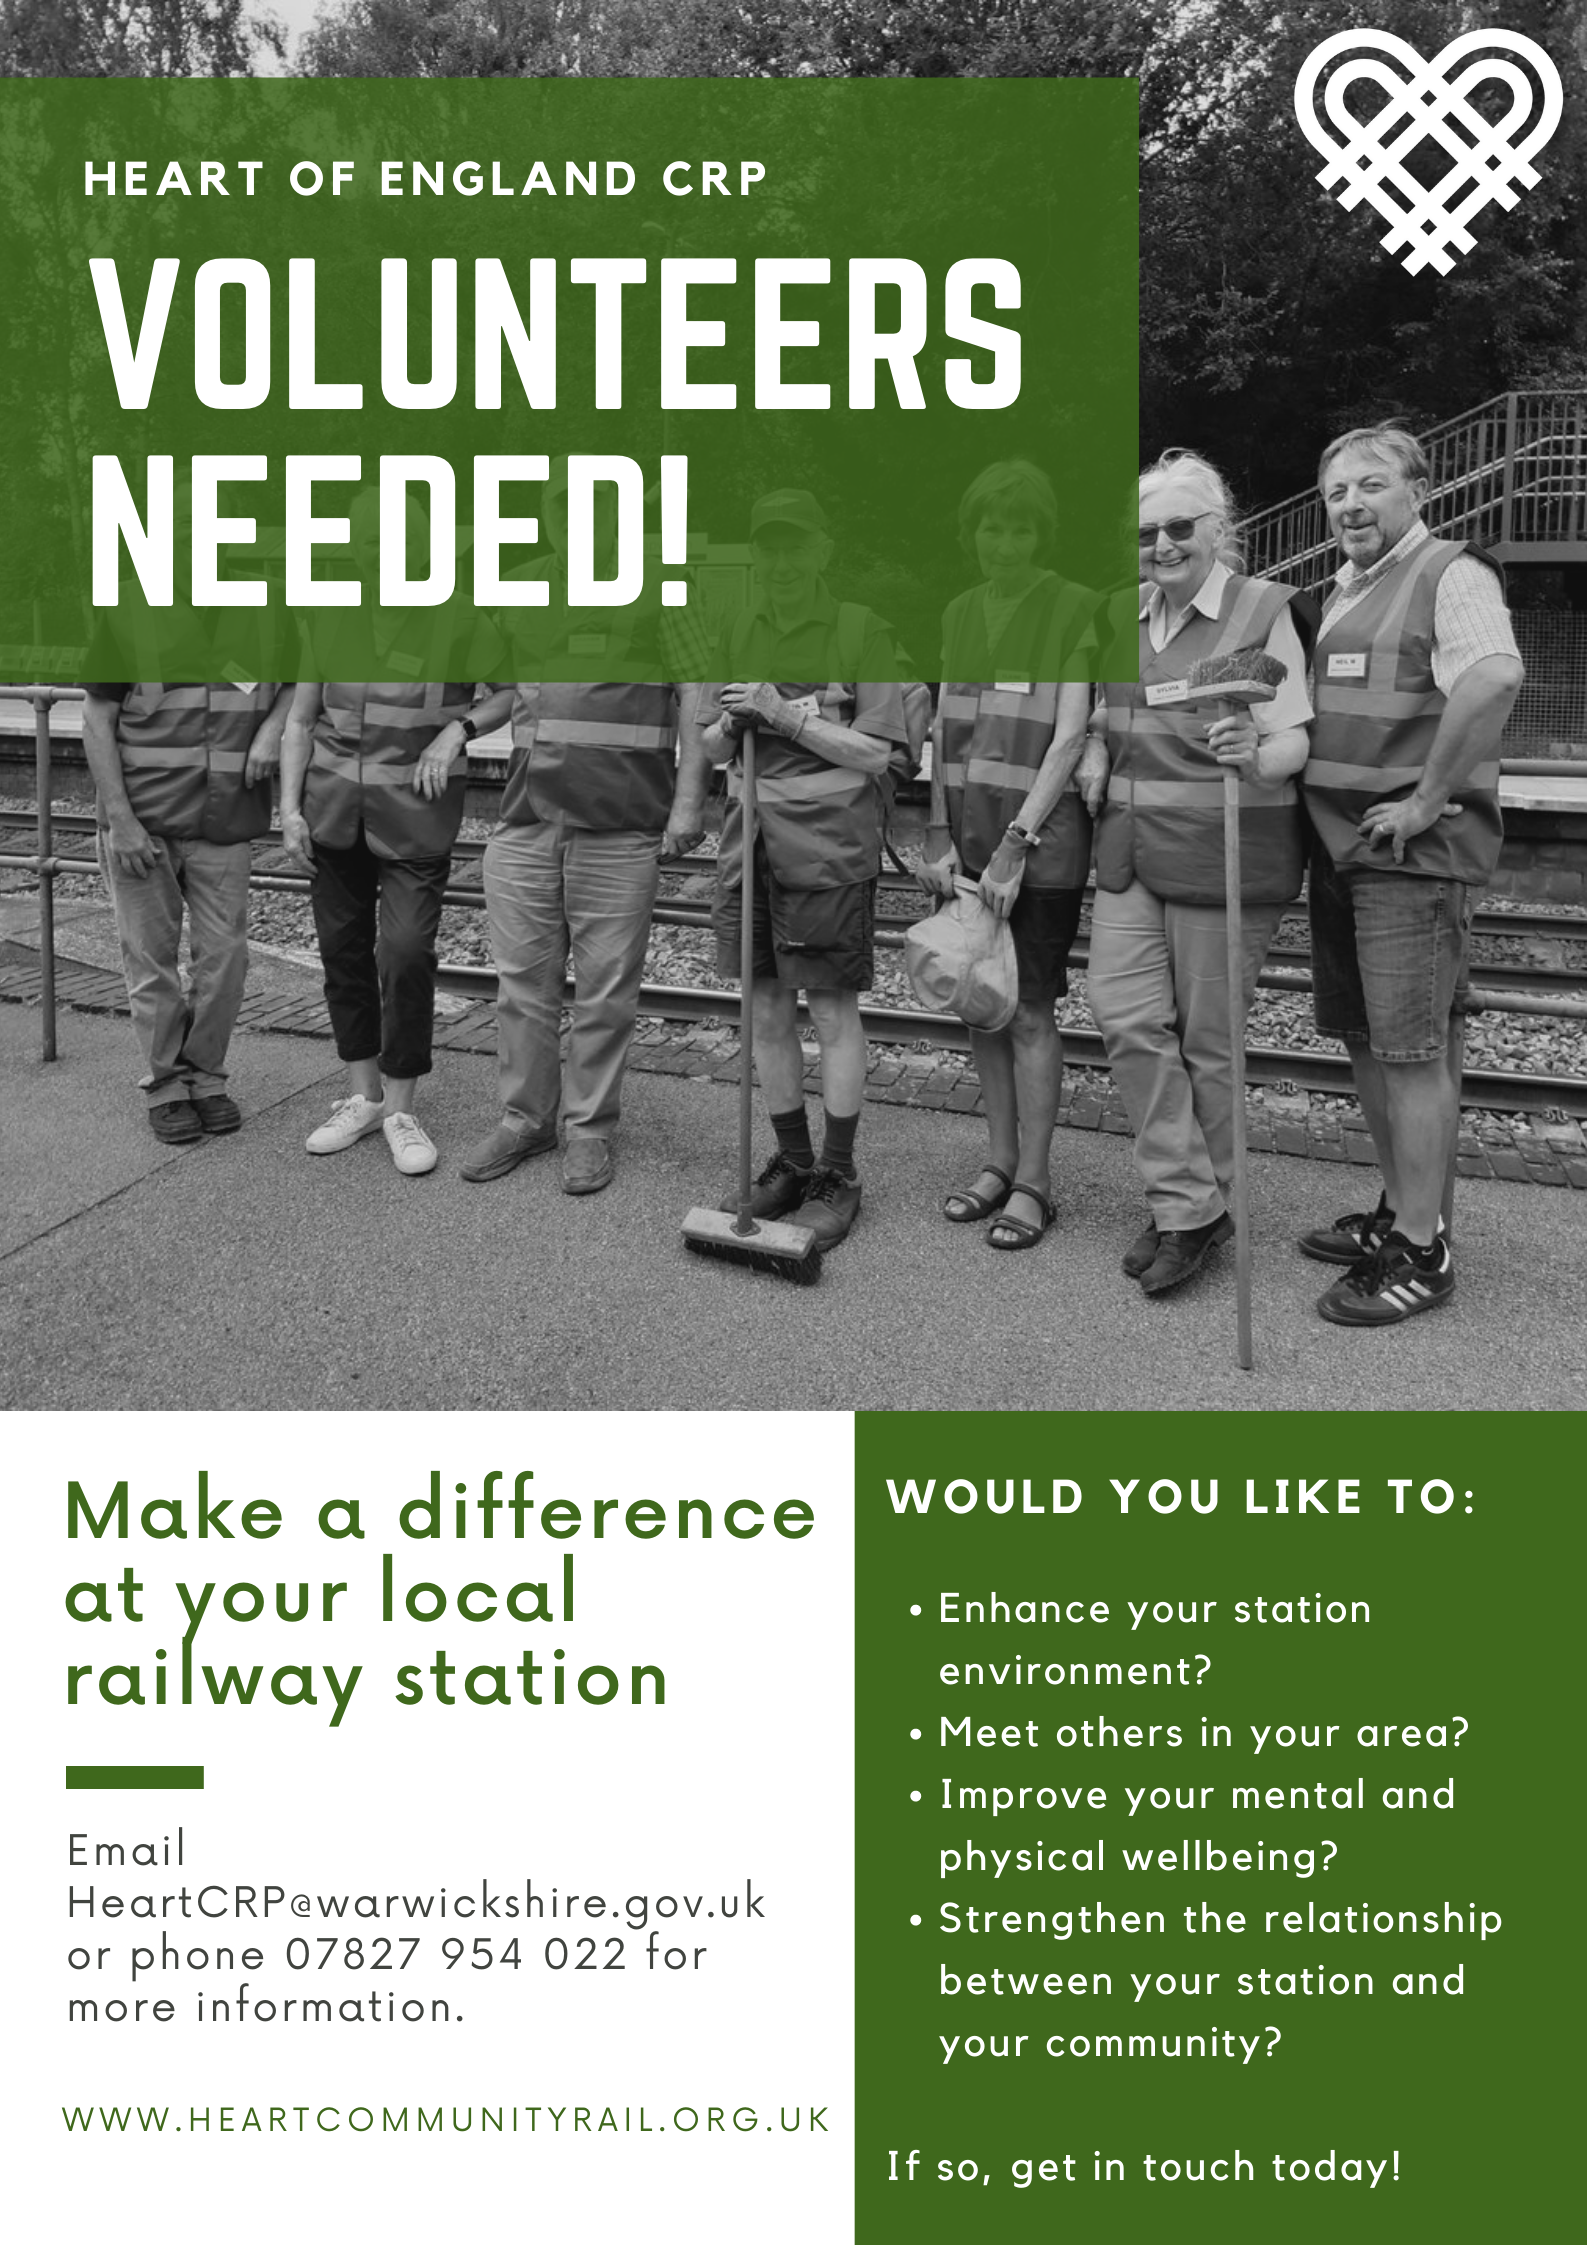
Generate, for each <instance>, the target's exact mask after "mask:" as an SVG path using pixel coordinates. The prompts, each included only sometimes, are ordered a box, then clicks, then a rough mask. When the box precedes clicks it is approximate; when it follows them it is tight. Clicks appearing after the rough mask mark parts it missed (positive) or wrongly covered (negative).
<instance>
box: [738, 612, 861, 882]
mask: <svg viewBox="0 0 1587 2245" xmlns="http://www.w3.org/2000/svg"><path fill="white" fill-rule="evenodd" d="M753 623H754V612H753V611H752V610H749V609H746V610H745V611H744V612H743V613H742V614H741V615H740V616H739V617H738V618H737V619H736V620H735V622H734V625H733V628H732V634H731V637H730V639H729V642H728V650H729V656H730V664H731V665H741V662H742V652H743V647H744V643H745V642H746V641H747V639H748V636H749V632H750V630H751V628H752V626H753ZM870 628H871V617H870V611H869V610H868V609H866V608H862V607H860V606H859V605H858V604H857V603H856V602H854V601H843V602H842V603H840V605H839V608H838V614H837V621H836V624H835V626H834V628H833V632H832V638H831V645H830V653H831V654H832V656H833V657H834V658H835V660H834V668H836V669H839V670H844V671H848V670H856V671H857V670H858V669H859V665H860V656H861V652H862V650H863V648H864V645H865V640H866V636H867V634H868V632H869V630H870ZM730 675H731V676H733V677H738V676H740V675H741V669H740V668H739V667H730ZM777 692H778V693H779V694H780V695H781V697H782V699H783V700H784V701H785V702H798V701H803V702H809V703H813V704H814V707H815V714H816V715H817V716H818V717H824V718H826V719H827V720H828V722H829V723H831V724H833V725H848V724H851V723H852V722H853V718H854V712H855V708H856V706H857V703H858V694H857V691H856V688H855V686H854V684H853V683H852V682H849V683H843V682H842V681H840V680H837V679H828V680H826V681H825V682H820V683H815V684H807V685H802V686H793V685H787V686H785V685H779V686H778V688H777ZM727 794H728V805H727V815H726V817H725V818H724V819H723V821H722V840H721V845H720V847H719V849H718V852H717V865H718V867H719V869H720V870H719V873H718V879H719V880H720V881H721V882H722V883H723V885H724V886H725V887H728V888H734V887H736V886H737V885H738V880H739V867H740V863H741V861H742V857H743V847H744V834H743V811H742V806H741V798H742V795H743V778H742V775H741V773H740V770H739V767H738V765H737V763H735V764H734V765H733V766H732V767H731V768H730V770H729V772H728V775H727ZM886 800H887V798H886V791H885V789H884V786H883V784H882V782H881V781H880V780H877V779H872V778H871V777H870V775H869V773H866V772H854V771H850V770H848V769H847V767H846V766H844V765H841V764H829V763H828V762H827V760H826V758H825V757H824V756H818V755H817V754H816V752H815V750H814V749H811V748H801V747H800V746H799V745H798V743H797V742H796V741H791V740H789V739H788V738H787V737H786V736H785V735H784V734H782V733H777V732H773V730H772V729H771V727H770V726H769V725H762V726H760V727H759V728H758V730H757V732H756V734H755V803H756V814H757V817H758V820H759V825H760V834H761V840H762V841H763V842H764V844H765V846H766V861H767V863H768V864H769V865H770V867H771V869H772V872H773V873H774V874H775V875H776V877H777V880H778V881H779V882H780V884H781V885H782V887H784V888H785V889H835V888H847V887H849V886H851V885H852V884H853V883H854V882H857V881H871V880H874V879H875V877H876V876H877V874H878V873H879V872H880V871H881V867H882V830H883V826H884V823H885V817H886Z"/></svg>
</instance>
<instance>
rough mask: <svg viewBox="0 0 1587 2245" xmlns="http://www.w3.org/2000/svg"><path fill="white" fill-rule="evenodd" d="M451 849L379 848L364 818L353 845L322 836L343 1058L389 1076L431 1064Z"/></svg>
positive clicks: (323, 950) (323, 931)
mask: <svg viewBox="0 0 1587 2245" xmlns="http://www.w3.org/2000/svg"><path fill="white" fill-rule="evenodd" d="M451 864H452V861H451V859H450V857H425V858H391V857H377V856H376V855H375V853H374V851H373V850H371V849H370V847H369V845H368V843H367V842H366V841H365V839H364V830H363V828H362V827H360V828H359V830H358V839H357V841H356V842H355V843H354V844H353V846H352V848H351V849H350V850H330V849H327V848H326V846H325V844H324V843H323V842H316V843H315V845H314V886H313V892H312V893H313V901H314V927H315V932H316V934H317V935H318V937H319V940H320V963H321V965H322V966H323V967H324V969H325V1003H326V1006H327V1008H328V1010H329V1012H330V1016H331V1027H332V1029H333V1030H334V1031H335V1034H336V1050H337V1052H338V1053H339V1054H340V1056H341V1057H342V1059H343V1060H374V1059H376V1058H377V1057H378V1059H379V1061H380V1072H381V1074H382V1075H384V1076H396V1077H399V1078H406V1077H410V1076H427V1075H428V1074H429V1072H430V1038H431V1033H432V1030H433V1028H434V1022H435V934H436V929H437V928H438V927H439V925H440V921H441V893H442V891H443V890H444V889H445V887H446V882H447V875H448V873H449V872H450V870H451Z"/></svg>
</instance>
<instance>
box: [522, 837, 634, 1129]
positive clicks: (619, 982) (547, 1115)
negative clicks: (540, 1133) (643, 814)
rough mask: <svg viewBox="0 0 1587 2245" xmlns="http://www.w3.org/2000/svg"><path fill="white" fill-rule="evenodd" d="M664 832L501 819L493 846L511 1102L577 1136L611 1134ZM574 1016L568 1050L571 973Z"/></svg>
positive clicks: (525, 1117)
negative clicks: (564, 1047)
mask: <svg viewBox="0 0 1587 2245" xmlns="http://www.w3.org/2000/svg"><path fill="white" fill-rule="evenodd" d="M660 864H661V836H660V835H659V834H634V833H628V832H621V833H610V834H608V833H592V832H590V831H589V830H588V829H586V828H583V827H572V826H568V825H567V824H565V822H564V821H562V820H561V819H555V820H546V821H543V822H542V823H541V824H539V825H535V826H502V827H498V828H497V830H496V832H495V833H494V834H493V835H492V836H491V838H490V840H489V842H488V843H487V844H486V846H485V903H486V912H487V915H488V918H489V921H490V941H491V949H492V951H493V952H494V953H495V958H496V973H497V976H498V994H497V999H496V1049H497V1070H498V1081H499V1085H500V1093H501V1104H502V1108H503V1110H504V1112H506V1113H507V1114H510V1115H512V1116H514V1117H515V1118H517V1119H519V1120H522V1121H524V1122H527V1123H530V1124H532V1125H534V1126H535V1127H537V1128H539V1127H543V1126H544V1125H546V1124H548V1123H553V1122H555V1120H556V1118H557V1114H558V1110H559V1109H560V1111H561V1116H562V1121H563V1124H564V1127H565V1130H566V1134H567V1136H568V1137H569V1138H609V1137H610V1136H611V1135H612V1132H613V1131H614V1130H615V1128H616V1127H617V1116H618V1108H619V1103H620V1098H621V1091H622V1080H623V1066H624V1063H625V1062H626V1060H627V1058H628V1047H629V1043H630V1040H631V1039H632V1037H633V1033H634V1020H635V1016H636V1015H637V1013H638V1011H639V986H640V982H641V980H642V978H643V975H644V968H645V946H646V943H647V942H648V940H649V936H650V911H651V906H652V905H653V904H654V903H655V900H656V888H657V884H658V882H659V880H660ZM570 958H571V959H572V962H573V983H574V997H573V1009H572V1011H573V1023H572V1030H571V1033H570V1035H569V1038H568V1053H567V1062H566V1066H565V1067H564V1065H563V1064H562V1062H561V1059H560V1045H561V1028H562V1002H563V981H564V977H565V976H566V973H567V967H568V961H569V959H570Z"/></svg>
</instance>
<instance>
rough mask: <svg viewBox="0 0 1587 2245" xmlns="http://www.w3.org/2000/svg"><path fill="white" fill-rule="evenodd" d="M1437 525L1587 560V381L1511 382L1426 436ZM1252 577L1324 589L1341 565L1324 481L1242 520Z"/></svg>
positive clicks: (1430, 513)
mask: <svg viewBox="0 0 1587 2245" xmlns="http://www.w3.org/2000/svg"><path fill="white" fill-rule="evenodd" d="M1421 442H1422V448H1423V450H1424V451H1425V452H1426V454H1427V458H1428V463H1429V465H1430V467H1431V469H1432V489H1431V491H1430V493H1429V496H1428V501H1427V505H1426V508H1425V509H1424V517H1425V520H1426V522H1427V526H1428V528H1429V529H1430V530H1436V531H1439V532H1441V533H1443V534H1444V535H1446V536H1458V537H1462V538H1471V539H1474V540H1475V541H1476V542H1477V543H1479V544H1481V545H1483V546H1486V547H1487V548H1488V549H1489V550H1490V551H1491V552H1492V554H1493V555H1494V557H1495V559H1496V560H1498V561H1502V562H1554V563H1558V562H1587V390H1508V391H1506V392H1505V394H1504V395H1503V396H1502V397H1497V398H1490V399H1489V400H1488V401H1487V403H1486V404H1485V405H1478V406H1473V407H1472V409H1471V411H1470V412H1469V413H1462V414H1459V415H1457V417H1456V418H1455V419H1454V420H1453V421H1442V422H1440V423H1439V425H1438V427H1437V428H1436V429H1429V430H1428V431H1427V432H1426V433H1425V434H1424V435H1423V437H1422V440H1421ZM1241 528H1242V531H1243V533H1244V536H1245V541H1246V567H1247V569H1248V570H1249V571H1250V573H1251V575H1252V576H1253V577H1281V578H1283V579H1284V581H1285V582H1286V583H1288V584H1292V585H1300V586H1302V587H1303V588H1304V589H1305V590H1306V591H1308V592H1318V591H1320V590H1321V589H1322V588H1323V587H1324V586H1326V585H1327V584H1328V583H1329V581H1330V580H1331V578H1332V576H1333V573H1334V571H1335V570H1336V569H1337V568H1338V566H1339V562H1338V553H1337V549H1336V547H1335V545H1334V541H1333V539H1332V538H1331V537H1330V536H1329V534H1328V517H1327V515H1326V514H1325V512H1324V510H1323V503H1322V500H1321V499H1320V498H1319V497H1318V495H1317V493H1316V492H1315V491H1302V492H1297V493H1296V495H1295V496H1294V497H1293V498H1291V499H1281V500H1280V501H1279V503H1278V504H1277V505H1276V506H1272V507H1264V508H1263V509H1262V510H1261V512H1260V513H1258V514H1254V515H1251V516H1249V517H1248V518H1247V520H1246V521H1245V522H1244V523H1243V524H1242V525H1241Z"/></svg>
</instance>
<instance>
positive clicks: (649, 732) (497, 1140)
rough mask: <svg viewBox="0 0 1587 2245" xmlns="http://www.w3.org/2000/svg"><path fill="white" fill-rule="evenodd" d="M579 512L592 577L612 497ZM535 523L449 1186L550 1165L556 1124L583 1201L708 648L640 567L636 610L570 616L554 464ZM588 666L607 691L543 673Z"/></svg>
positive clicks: (675, 847)
mask: <svg viewBox="0 0 1587 2245" xmlns="http://www.w3.org/2000/svg"><path fill="white" fill-rule="evenodd" d="M592 508H593V534H592V550H593V556H594V575H595V576H596V578H597V579H600V578H608V577H610V576H612V575H613V574H614V573H615V554H616V537H617V508H616V492H615V490H614V488H613V486H612V485H610V484H598V485H597V486H596V487H595V492H594V497H593V501H592ZM545 522H546V529H547V531H548V533H549V536H550V541H551V545H552V548H553V550H554V555H555V559H554V560H553V561H552V562H550V563H548V564H539V565H536V570H535V573H536V574H537V576H539V577H542V578H548V579H549V583H550V588H551V592H550V601H549V604H548V606H547V608H546V610H545V611H544V613H545V616H546V618H547V623H546V629H545V632H544V634H543V635H542V636H541V647H542V651H543V657H544V660H543V666H542V672H543V674H542V676H541V677H540V678H539V680H538V681H532V682H526V683H524V684H521V685H520V686H519V687H518V690H517V696H516V699H515V700H514V703H513V711H512V737H513V746H512V757H511V761H510V762H509V764H508V767H507V782H506V786H505V789H504V790H503V794H502V806H501V824H500V825H499V826H498V827H497V829H496V831H495V833H494V834H493V835H492V836H491V838H490V841H489V843H488V844H487V845H486V850H485V902H486V907H487V912H488V916H489V921H490V940H491V949H492V951H493V952H494V954H495V960H496V974H497V999H496V1041H497V1056H498V1067H497V1081H498V1091H499V1096H500V1101H501V1117H500V1120H499V1121H498V1122H497V1123H496V1125H495V1127H494V1128H493V1129H492V1130H490V1131H489V1132H488V1133H487V1134H486V1136H485V1137H484V1138H482V1139H481V1140H480V1141H479V1142H478V1143H477V1144H476V1145H474V1146H473V1147H471V1148H470V1150H469V1152H468V1154H467V1155H466V1156H465V1158H464V1161H463V1164H462V1174H463V1176H464V1177H466V1178H468V1179H469V1180H470V1181H471V1182H473V1183H476V1184H480V1183H485V1182H487V1181H488V1180H490V1179H493V1178H498V1177H505V1176H506V1175H507V1174H508V1172H509V1171H511V1170H513V1169H516V1168H517V1166H518V1164H519V1163H520V1162H522V1161H526V1160H528V1159H529V1158H530V1157H531V1156H532V1155H535V1154H542V1153H549V1152H550V1151H551V1150H552V1148H554V1147H555V1145H556V1144H557V1132H558V1122H559V1118H560V1123H561V1127H562V1130H563V1133H564V1137H565V1145H564V1150H563V1157H562V1189H563V1191H564V1192H568V1193H574V1194H582V1193H597V1192H600V1191H602V1190H603V1189H604V1187H606V1186H607V1185H609V1184H610V1183H611V1181H612V1176H613V1150H612V1148H613V1139H614V1137H615V1134H616V1130H617V1122H618V1114H619V1109H620V1104H621V1093H622V1080H623V1068H624V1065H625V1063H626V1061H627V1058H628V1047H629V1044H630V1042H631V1040H632V1037H633V1032H634V1022H635V1018H636V1016H637V1014H638V1011H639V990H640V983H641V980H642V977H643V974H644V965H645V948H646V944H647V942H648V940H649V935H650V913H651V907H652V905H653V904H654V902H655V898H656V888H657V884H658V882H659V879H660V865H661V859H662V856H663V854H666V855H669V856H683V855H686V854H687V853H688V851H690V850H691V849H693V847H694V845H695V844H696V843H697V842H698V841H699V839H700V837H701V835H702V833H703V831H704V826H705V792H706V784H707V781H708V778H709V774H708V771H707V768H706V764H705V760H704V757H703V756H702V755H701V753H700V750H699V747H698V745H697V732H698V728H697V726H696V725H695V722H694V709H695V704H696V701H697V698H698V691H699V689H698V683H697V682H698V681H699V680H700V679H701V678H702V677H703V676H704V674H705V671H706V669H707V667H708V663H709V644H708V641H707V639H706V637H705V634H704V632H703V630H702V628H701V626H700V624H699V622H698V621H697V619H696V610H695V606H694V605H693V604H692V603H693V601H694V600H695V598H696V597H697V596H695V595H694V594H693V592H692V589H691V594H690V601H689V602H686V603H685V605H684V606H682V607H678V608H670V607H666V606H664V605H663V604H662V597H661V595H662V587H661V584H660V581H659V579H658V578H657V577H656V576H655V575H654V573H653V572H651V571H650V570H649V569H648V568H647V576H646V582H645V584H644V586H643V589H642V590H641V592H640V594H639V597H638V599H637V600H635V601H633V602H632V603H630V604H629V605H627V606H625V607H596V606H591V607H589V608H586V609H572V608H570V607H569V604H568V591H567V570H566V557H567V553H568V490H567V468H566V463H565V462H557V463H556V464H555V465H554V467H553V472H552V476H551V481H550V486H549V492H548V497H547V503H546V514H545ZM526 574H527V573H526ZM595 660H599V661H600V662H601V664H602V666H603V667H608V666H609V668H610V669H611V671H612V672H613V673H614V674H615V675H614V677H613V678H612V679H611V680H610V681H608V682H607V683H604V684H588V685H586V684H579V683H571V684H570V683H568V682H566V681H565V680H559V679H558V678H557V677H556V675H555V673H556V672H557V671H558V670H559V669H561V670H566V669H568V668H572V667H576V666H577V665H578V664H580V663H589V662H592V661H595ZM570 958H571V960H572V964H573V984H574V992H573V1001H572V1013H573V1022H572V1029H571V1033H570V1035H569V1038H568V1051H567V1060H566V1063H565V1064H564V1062H563V1061H562V1059H561V1057H560V1044H561V1024H562V1008H563V1003H564V984H565V980H566V976H567V969H568V962H569V959H570Z"/></svg>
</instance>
